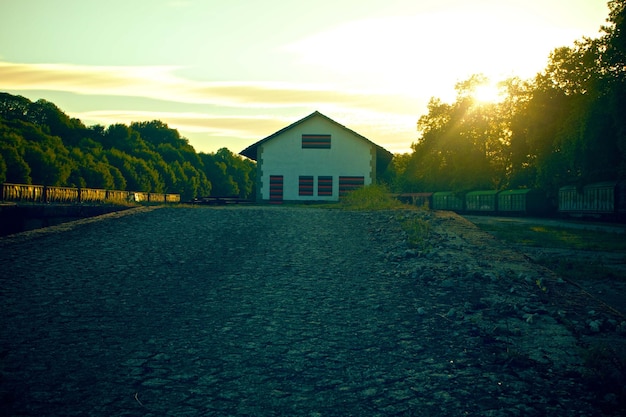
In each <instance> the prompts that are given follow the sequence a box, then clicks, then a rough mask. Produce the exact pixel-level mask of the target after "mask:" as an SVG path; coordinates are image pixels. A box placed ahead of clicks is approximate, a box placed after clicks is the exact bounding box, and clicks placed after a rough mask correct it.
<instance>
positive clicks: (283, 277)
mask: <svg viewBox="0 0 626 417" xmlns="http://www.w3.org/2000/svg"><path fill="white" fill-rule="evenodd" d="M401 236H402V234H401V231H400V229H399V224H398V222H394V220H393V217H390V216H389V215H384V214H377V213H359V212H343V211H335V210H318V209H307V208H297V209H293V208H283V207H237V208H217V209H214V208H161V209H156V210H152V211H140V212H139V213H137V214H130V215H124V216H121V217H119V218H112V219H109V220H103V221H96V222H89V223H87V224H84V225H82V226H79V227H74V228H69V229H67V230H62V231H59V232H56V233H44V234H41V235H35V236H34V237H32V238H26V239H15V240H6V239H5V240H4V241H0V251H1V252H0V274H1V289H0V308H1V312H2V329H1V330H0V349H1V350H0V360H1V367H0V378H1V379H0V401H1V402H0V409H1V411H0V415H2V416H142V415H143V416H311V417H312V416H392V415H393V416H395V415H406V416H409V415H419V416H437V415H476V416H479V415H480V416H486V415H493V416H505V415H507V416H508V415H524V416H532V415H542V413H543V412H544V411H545V410H552V411H551V413H550V414H551V415H568V416H573V415H602V414H600V413H599V412H598V413H597V414H596V412H595V411H594V412H591V411H590V410H593V408H592V407H591V406H590V405H589V404H588V403H587V402H585V401H586V400H583V399H581V392H582V390H583V388H582V387H579V386H578V385H576V384H575V383H574V382H572V381H573V380H574V378H572V379H567V378H565V379H562V380H561V382H559V381H560V380H559V375H560V374H559V373H558V370H557V369H552V368H551V367H550V366H549V364H538V365H537V364H536V363H535V362H533V364H535V365H537V366H534V368H533V369H525V367H528V366H529V365H528V364H529V362H523V361H522V365H519V366H518V367H517V368H515V366H513V365H511V362H508V363H507V364H506V366H503V364H502V362H501V361H498V360H497V359H496V354H495V353H494V352H496V350H499V349H500V348H501V345H500V343H501V342H500V341H498V340H497V338H493V337H490V336H488V335H485V334H484V332H483V331H482V330H481V328H480V327H479V326H476V325H474V324H473V323H470V322H469V321H468V322H467V323H464V324H463V326H456V325H455V324H454V320H455V318H454V317H453V316H452V315H450V314H448V315H445V314H430V315H429V314H425V311H426V312H427V311H428V310H429V306H432V303H434V302H435V300H438V301H437V302H440V303H447V302H450V303H454V301H453V300H451V299H450V291H449V288H448V289H447V290H446V289H445V288H444V287H445V286H444V287H437V288H438V289H437V290H436V291H434V290H429V289H428V288H427V286H424V287H419V286H416V282H417V281H416V279H415V274H413V275H411V274H404V273H402V274H400V273H394V268H395V267H396V266H397V263H396V262H395V261H394V260H393V259H395V258H394V257H393V256H392V255H390V254H392V253H400V254H401V253H402V251H403V250H405V249H406V248H405V247H404V246H403V245H404V243H403V242H402V241H401ZM394 251H395V252H394ZM392 258H393V259H392ZM433 288H434V287H433ZM441 288H444V290H441ZM428 291H431V292H430V293H428ZM433 291H434V292H433ZM420 297H423V298H420ZM463 301H467V300H463ZM424 306H426V309H425V308H424ZM447 308H448V307H446V309H447ZM476 308H481V307H480V306H476ZM443 312H444V313H445V311H443ZM481 314H482V313H481ZM485 314H488V313H487V312H485ZM496 327H497V326H496ZM564 372H565V371H564ZM567 372H569V371H567ZM561 376H562V375H561ZM559 397H566V398H559Z"/></svg>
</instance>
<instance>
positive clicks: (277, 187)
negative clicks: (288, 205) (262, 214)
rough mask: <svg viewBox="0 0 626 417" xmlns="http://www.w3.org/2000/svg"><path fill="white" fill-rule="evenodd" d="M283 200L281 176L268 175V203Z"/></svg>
mask: <svg viewBox="0 0 626 417" xmlns="http://www.w3.org/2000/svg"><path fill="white" fill-rule="evenodd" d="M281 201H283V176H282V175H270V203H280V202H281Z"/></svg>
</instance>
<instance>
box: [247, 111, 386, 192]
mask: <svg viewBox="0 0 626 417" xmlns="http://www.w3.org/2000/svg"><path fill="white" fill-rule="evenodd" d="M240 154H241V155H243V156H246V157H248V158H250V159H253V160H255V161H257V176H256V178H257V180H256V181H257V183H256V195H257V200H258V201H264V202H270V203H279V202H282V201H337V200H339V197H340V196H342V195H344V194H345V193H347V192H348V191H350V190H353V189H355V188H358V187H362V186H364V185H369V184H372V183H375V182H376V176H377V174H378V173H380V172H382V171H383V170H384V169H385V168H386V167H387V165H388V164H389V162H390V161H391V158H392V157H393V155H392V154H391V152H389V151H387V150H385V149H383V148H382V147H380V146H378V145H376V144H375V143H373V142H372V141H370V140H369V139H367V138H365V137H363V136H361V135H359V134H358V133H356V132H354V131H353V130H350V129H348V128H347V127H345V126H343V125H341V124H339V123H337V122H335V121H334V120H332V119H330V118H329V117H327V116H324V115H323V114H321V113H320V112H317V111H316V112H314V113H312V114H310V115H309V116H307V117H305V118H303V119H301V120H298V121H297V122H295V123H293V124H291V125H289V126H287V127H285V128H284V129H281V130H279V131H278V132H276V133H274V134H272V135H270V136H268V137H266V138H265V139H262V140H260V141H258V142H256V143H255V144H253V145H251V146H249V147H247V148H246V149H244V150H243V151H241V152H240Z"/></svg>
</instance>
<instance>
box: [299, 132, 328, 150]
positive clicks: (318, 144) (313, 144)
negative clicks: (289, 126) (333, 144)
mask: <svg viewBox="0 0 626 417" xmlns="http://www.w3.org/2000/svg"><path fill="white" fill-rule="evenodd" d="M302 149H330V135H318V134H315V135H313V134H311V135H304V134H303V135H302Z"/></svg>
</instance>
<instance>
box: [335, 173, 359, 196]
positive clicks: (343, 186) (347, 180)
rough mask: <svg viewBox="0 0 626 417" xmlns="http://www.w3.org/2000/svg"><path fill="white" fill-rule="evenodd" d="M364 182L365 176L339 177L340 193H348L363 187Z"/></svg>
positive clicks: (341, 194)
mask: <svg viewBox="0 0 626 417" xmlns="http://www.w3.org/2000/svg"><path fill="white" fill-rule="evenodd" d="M364 184H365V178H364V177H339V195H340V196H343V195H346V194H347V193H348V192H350V191H352V190H356V189H357V188H360V187H363V185H364Z"/></svg>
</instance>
